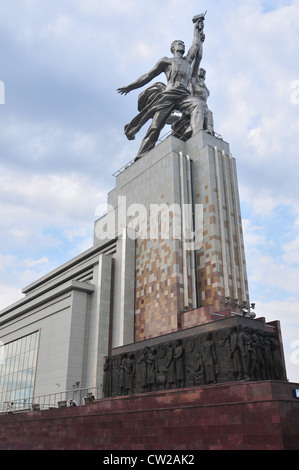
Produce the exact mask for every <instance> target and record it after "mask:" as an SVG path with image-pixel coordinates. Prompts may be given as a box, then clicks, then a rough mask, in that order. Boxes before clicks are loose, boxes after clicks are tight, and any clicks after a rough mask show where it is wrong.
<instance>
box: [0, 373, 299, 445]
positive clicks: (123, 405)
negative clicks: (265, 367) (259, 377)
mask: <svg viewBox="0 0 299 470" xmlns="http://www.w3.org/2000/svg"><path fill="white" fill-rule="evenodd" d="M298 387H299V385H298V384H291V383H286V382H271V381H268V382H254V383H253V382H248V383H246V382H240V383H229V384H225V385H210V386H202V387H196V388H189V389H184V390H168V391H163V392H154V393H148V394H145V395H133V396H130V397H120V398H119V397H118V398H113V399H103V400H96V401H95V402H93V403H91V404H88V405H85V406H79V407H70V408H64V409H53V410H48V411H35V412H27V413H22V414H14V415H2V416H0V450H16V449H17V450H21V449H25V450H118V451H121V450H131V451H132V450H156V451H157V450H168V451H170V450H176V451H179V450H188V451H192V450H299V400H298V399H296V398H294V395H293V390H294V389H295V388H298Z"/></svg>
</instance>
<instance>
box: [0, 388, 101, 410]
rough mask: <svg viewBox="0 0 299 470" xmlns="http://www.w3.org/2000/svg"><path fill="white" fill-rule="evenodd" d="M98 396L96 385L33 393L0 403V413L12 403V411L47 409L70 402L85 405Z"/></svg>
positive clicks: (67, 404) (60, 406) (64, 405)
mask: <svg viewBox="0 0 299 470" xmlns="http://www.w3.org/2000/svg"><path fill="white" fill-rule="evenodd" d="M95 398H100V397H99V396H98V387H88V388H74V389H72V390H66V391H64V392H55V393H48V394H45V395H35V396H33V397H29V398H22V399H20V398H19V399H17V400H10V401H6V402H4V403H2V404H0V413H1V414H3V413H8V411H9V405H10V404H11V403H13V405H12V407H13V412H14V413H16V412H24V411H32V410H33V411H34V410H48V409H50V408H65V407H67V406H71V405H72V403H73V404H75V405H77V406H82V405H85V404H86V403H89V402H90V401H93V400H94V399H95Z"/></svg>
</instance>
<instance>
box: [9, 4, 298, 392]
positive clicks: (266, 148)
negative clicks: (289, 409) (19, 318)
mask: <svg viewBox="0 0 299 470" xmlns="http://www.w3.org/2000/svg"><path fill="white" fill-rule="evenodd" d="M206 10H208V13H207V16H206V24H205V34H206V41H205V43H204V56H203V61H202V66H203V67H204V68H205V69H206V71H207V79H206V82H207V85H208V88H209V89H210V92H211V95H210V98H209V107H210V109H211V110H212V111H213V114H214V122H215V131H216V132H217V133H218V134H220V135H221V136H222V137H223V139H224V140H225V141H226V142H228V143H229V144H230V150H231V152H232V154H233V156H234V157H235V158H236V161H237V170H238V180H239V192H240V199H241V210H242V217H243V228H244V236H245V250H246V260H247V270H248V276H249V289H250V297H251V301H252V302H255V303H256V314H257V316H258V317H265V318H266V321H275V320H279V321H280V323H281V328H282V335H283V341H284V350H285V359H286V365H287V374H288V378H289V380H290V381H292V382H298V383H299V204H298V199H299V158H298V157H299V66H298V44H299V0H289V1H286V0H285V1H284V0H281V1H279V0H277V1H274V0H267V1H266V0H239V1H233V0H212V1H211V0H209V1H207V0H196V1H195V0H107V1H106V0H59V1H58V0H1V2H0V49H1V55H0V56H1V66H0V217H1V224H0V310H1V309H4V308H5V307H7V306H9V305H10V304H11V303H13V302H15V301H17V300H19V299H20V298H22V293H21V290H22V288H24V287H25V286H27V285H29V284H30V283H31V282H33V281H35V280H37V279H38V278H39V277H41V276H43V275H44V274H47V273H48V272H50V271H51V270H53V269H55V268H56V267H58V266H60V265H62V264H63V263H64V262H66V261H68V260H70V259H71V258H73V257H74V256H76V255H77V254H80V253H81V252H82V251H84V250H86V249H88V248H90V247H91V246H92V240H93V224H94V221H95V220H96V218H97V217H98V216H99V215H101V214H99V213H98V210H99V209H98V208H99V207H102V205H103V204H105V203H106V200H107V193H108V192H109V191H110V190H112V189H113V188H114V186H115V178H114V176H113V174H114V173H115V172H116V171H117V170H118V169H120V168H122V167H123V166H124V165H125V164H126V163H128V162H129V161H131V160H132V159H133V158H134V157H135V155H136V153H137V151H138V148H139V145H140V143H141V138H142V133H140V134H138V135H137V137H136V140H135V141H128V140H127V139H126V137H125V136H124V132H123V128H124V125H125V124H126V123H128V122H129V121H130V120H131V118H132V117H134V116H135V115H136V111H137V98H138V94H139V92H140V91H141V90H140V91H139V90H136V91H133V92H131V93H130V94H129V95H127V96H121V95H119V94H118V93H117V92H116V89H117V88H119V87H122V86H126V85H128V84H129V83H131V82H132V81H134V80H135V79H136V78H138V77H139V76H140V75H142V74H143V73H145V72H147V71H149V70H150V69H151V68H152V67H153V66H154V65H155V63H156V62H157V61H158V59H160V58H161V57H163V56H168V57H170V56H171V54H170V50H169V49H170V44H171V42H172V41H173V40H174V39H182V40H183V41H184V42H185V43H186V46H187V47H188V45H191V42H192V37H193V25H192V21H191V19H192V18H193V16H194V15H196V14H198V13H202V12H205V11H206ZM163 79H164V77H163V76H161V81H163Z"/></svg>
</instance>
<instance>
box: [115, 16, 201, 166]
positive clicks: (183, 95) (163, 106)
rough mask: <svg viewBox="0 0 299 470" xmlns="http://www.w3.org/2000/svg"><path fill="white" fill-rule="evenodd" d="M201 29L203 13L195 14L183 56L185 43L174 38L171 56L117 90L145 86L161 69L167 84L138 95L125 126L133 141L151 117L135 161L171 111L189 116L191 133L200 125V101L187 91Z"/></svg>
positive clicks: (198, 53)
mask: <svg viewBox="0 0 299 470" xmlns="http://www.w3.org/2000/svg"><path fill="white" fill-rule="evenodd" d="M197 18H198V19H197ZM193 21H194V20H193ZM194 22H195V21H194ZM203 29H204V15H199V16H198V17H196V22H195V26H194V38H193V43H192V46H191V47H190V49H189V51H188V53H187V55H186V56H184V54H185V44H184V42H183V41H180V40H177V41H174V42H173V43H172V45H171V52H172V53H173V58H168V57H163V58H162V59H160V60H159V61H158V62H157V64H156V65H155V66H154V67H153V68H152V69H151V70H150V71H149V72H148V73H146V74H144V75H142V76H141V77H140V78H138V79H137V80H136V81H135V82H133V83H131V84H130V85H128V86H127V87H123V88H119V89H118V92H119V93H120V94H125V95H126V94H127V93H129V92H130V91H132V90H135V89H137V88H140V87H142V86H144V85H146V84H147V83H149V82H150V81H151V80H152V79H153V78H155V77H157V76H158V75H160V74H161V73H162V72H164V73H165V75H166V78H167V86H166V87H165V85H164V84H162V83H157V84H155V85H153V87H150V88H148V89H147V90H145V92H143V94H142V95H140V98H141V100H140V102H139V111H140V113H139V114H138V115H137V116H136V117H135V118H134V119H133V120H132V121H131V122H130V123H129V124H128V125H127V126H125V134H126V136H127V138H128V139H129V140H133V139H134V138H135V135H136V133H137V132H138V131H139V130H140V129H141V127H142V126H143V125H144V124H145V123H146V122H147V121H148V120H149V119H152V123H151V125H150V127H149V129H148V131H147V134H146V135H145V137H144V139H143V141H142V144H141V147H140V149H139V152H138V155H137V157H136V160H137V159H138V158H140V157H141V156H143V155H144V154H145V153H146V152H148V151H149V150H151V149H152V148H153V147H154V146H155V144H156V142H157V140H158V138H159V135H160V132H161V130H162V128H163V127H164V126H165V124H166V123H167V120H168V118H169V116H170V115H171V113H172V112H173V111H174V110H179V111H181V112H183V113H185V114H188V115H190V124H191V129H192V134H195V133H197V132H198V131H200V130H201V129H202V128H203V120H204V111H203V106H202V102H201V101H200V100H198V99H197V98H195V97H193V96H191V94H190V91H189V90H188V86H189V82H190V79H191V76H192V63H193V61H194V60H195V58H197V60H198V59H199V60H201V58H202V44H203V42H204V34H203Z"/></svg>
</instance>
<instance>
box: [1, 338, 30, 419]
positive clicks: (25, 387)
mask: <svg viewBox="0 0 299 470" xmlns="http://www.w3.org/2000/svg"><path fill="white" fill-rule="evenodd" d="M38 337H39V332H38V331H36V332H34V333H32V334H30V335H27V336H24V337H23V338H20V339H17V340H16V341H12V342H11V343H7V344H4V346H2V348H3V351H4V352H3V351H2V361H0V411H2V412H3V411H6V409H7V402H9V401H11V402H14V406H15V409H16V410H17V409H18V408H26V406H29V405H30V398H31V397H32V396H33V389H34V379H35V369H36V359H37V348H38Z"/></svg>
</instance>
